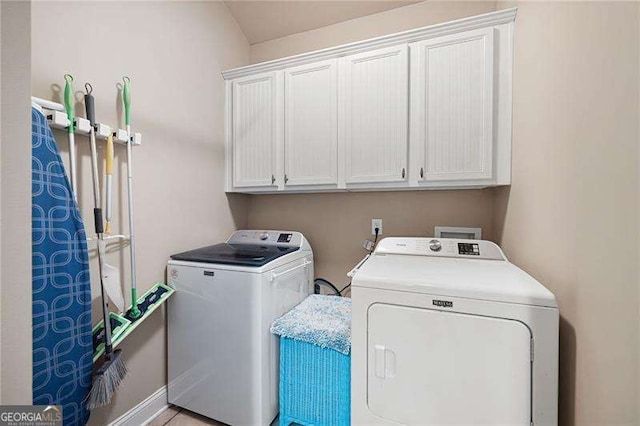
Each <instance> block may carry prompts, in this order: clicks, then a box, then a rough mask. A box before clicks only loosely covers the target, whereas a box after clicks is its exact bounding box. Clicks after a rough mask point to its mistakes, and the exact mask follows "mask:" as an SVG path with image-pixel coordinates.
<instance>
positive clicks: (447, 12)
mask: <svg viewBox="0 0 640 426" xmlns="http://www.w3.org/2000/svg"><path fill="white" fill-rule="evenodd" d="M495 9H496V2H495V1H431V0H429V1H424V2H421V3H416V4H412V5H409V6H405V7H401V8H398V9H392V10H389V11H386V12H381V13H376V14H374V15H369V16H364V17H362V18H356V19H352V20H349V21H345V22H340V23H337V24H333V25H329V26H326V27H322V28H318V29H315V30H310V31H305V32H303V33H298V34H292V35H290V36H286V37H282V38H278V39H275V40H270V41H266V42H263V43H257V44H253V45H251V63H256V62H263V61H268V60H271V59H278V58H282V57H285V56H291V55H297V54H299V53H304V52H309V51H312V50H318V49H323V48H325V47H331V46H337V45H340V44H345V43H351V42H354V41H358V40H365V39H368V38H371V37H377V36H381V35H386V34H392V33H396V32H400V31H405V30H410V29H412V28H420V27H424V26H427V25H432V24H437V23H440V22H446V21H451V20H454V19H459V18H464V17H466V16H474V15H479V14H482V13H486V12H491V11H493V10H495Z"/></svg>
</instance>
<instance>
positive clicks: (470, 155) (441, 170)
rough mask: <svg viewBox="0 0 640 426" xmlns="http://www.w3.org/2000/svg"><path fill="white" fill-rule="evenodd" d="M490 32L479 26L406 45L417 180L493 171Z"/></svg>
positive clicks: (486, 176)
mask: <svg viewBox="0 0 640 426" xmlns="http://www.w3.org/2000/svg"><path fill="white" fill-rule="evenodd" d="M493 33H494V29H493V28H483V29H479V30H474V31H467V32H464V33H460V34H453V35H449V36H444V37H437V38H433V39H429V40H424V41H419V42H417V43H413V44H412V45H411V58H412V70H411V71H412V72H411V88H412V96H413V103H412V108H411V112H412V115H411V122H412V123H413V134H412V142H413V146H412V148H413V150H412V151H413V153H414V157H415V160H417V165H419V167H420V170H419V172H418V173H419V177H418V179H419V180H421V181H427V182H428V181H471V180H490V179H491V178H492V176H493V168H492V162H493V150H494V143H493V140H494V139H493V110H494V91H493V88H494V85H493V80H494V34H493ZM414 167H415V166H414Z"/></svg>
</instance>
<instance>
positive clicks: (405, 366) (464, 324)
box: [367, 303, 531, 426]
mask: <svg viewBox="0 0 640 426" xmlns="http://www.w3.org/2000/svg"><path fill="white" fill-rule="evenodd" d="M367 345H368V384H367V387H368V393H367V400H368V401H367V402H368V405H369V409H370V410H371V412H372V413H374V414H375V415H377V416H380V417H382V418H384V419H387V420H391V421H395V422H399V423H403V424H408V425H425V424H430V425H481V424H482V425H489V424H491V425H526V426H529V424H530V421H531V355H530V353H531V349H530V348H531V346H530V345H531V334H530V331H529V329H528V327H526V326H525V325H524V324H522V323H520V322H518V321H513V320H506V319H500V318H491V317H483V316H476V315H467V314H460V313H455V312H443V311H437V310H431V309H422V308H412V307H404V306H396V305H387V304H379V303H377V304H374V305H372V306H371V308H370V309H369V313H368V343H367Z"/></svg>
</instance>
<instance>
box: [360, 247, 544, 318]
mask: <svg viewBox="0 0 640 426" xmlns="http://www.w3.org/2000/svg"><path fill="white" fill-rule="evenodd" d="M352 285H353V287H368V288H378V289H383V290H396V291H406V292H413V293H427V294H433V295H440V296H452V297H463V298H468V299H478V300H490V301H496V302H507V303H519V304H525V305H536V306H549V307H557V303H556V300H555V297H554V296H553V294H552V293H551V292H550V291H549V290H547V289H546V288H545V287H544V286H543V285H542V284H540V283H539V282H538V281H536V280H535V279H534V278H532V277H531V276H530V275H528V274H527V273H526V272H524V271H523V270H521V269H520V268H518V267H517V266H515V265H513V264H512V263H510V262H508V261H506V260H486V259H460V258H451V257H433V256H420V255H400V254H383V253H374V254H373V255H372V256H371V257H370V258H369V259H368V260H367V261H366V262H365V263H364V264H363V265H362V266H361V267H360V269H359V270H358V272H356V274H355V275H354V277H353V281H352Z"/></svg>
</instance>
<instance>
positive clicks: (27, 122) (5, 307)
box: [0, 1, 31, 404]
mask: <svg viewBox="0 0 640 426" xmlns="http://www.w3.org/2000/svg"><path fill="white" fill-rule="evenodd" d="M0 15H1V24H0V27H1V30H0V31H1V36H0V40H1V41H0V45H1V46H0V51H1V62H2V67H1V69H2V70H1V72H0V75H1V82H0V84H1V87H0V93H1V95H0V98H1V99H2V118H1V131H0V161H1V164H2V166H1V167H0V192H1V193H2V202H1V203H0V235H1V236H2V241H1V243H0V313H1V314H2V318H1V319H0V404H30V403H31V244H30V242H31V144H30V140H31V107H30V101H29V96H30V92H31V85H30V81H29V74H30V70H29V66H30V56H29V46H30V38H31V33H30V29H31V26H30V19H31V18H30V17H31V5H30V3H29V2H7V1H3V2H0Z"/></svg>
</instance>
